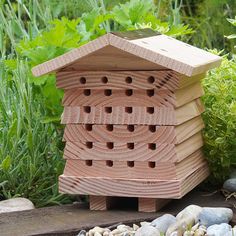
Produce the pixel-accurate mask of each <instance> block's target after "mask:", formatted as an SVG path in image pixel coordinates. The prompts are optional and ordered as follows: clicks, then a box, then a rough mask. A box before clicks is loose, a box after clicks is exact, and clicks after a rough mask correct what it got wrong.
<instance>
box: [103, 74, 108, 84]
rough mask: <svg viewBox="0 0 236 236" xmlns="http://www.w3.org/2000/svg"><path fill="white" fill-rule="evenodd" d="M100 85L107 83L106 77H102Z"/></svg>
mask: <svg viewBox="0 0 236 236" xmlns="http://www.w3.org/2000/svg"><path fill="white" fill-rule="evenodd" d="M102 83H103V84H107V83H108V78H107V77H106V76H103V77H102Z"/></svg>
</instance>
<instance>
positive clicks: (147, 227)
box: [135, 225, 160, 236]
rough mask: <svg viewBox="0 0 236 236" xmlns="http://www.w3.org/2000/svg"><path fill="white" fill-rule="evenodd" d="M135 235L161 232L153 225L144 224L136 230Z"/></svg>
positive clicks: (153, 234) (147, 235) (158, 233)
mask: <svg viewBox="0 0 236 236" xmlns="http://www.w3.org/2000/svg"><path fill="white" fill-rule="evenodd" d="M135 236H160V232H159V230H158V229H157V228H155V227H153V226H151V225H144V226H142V227H140V228H139V229H138V230H137V231H136V233H135Z"/></svg>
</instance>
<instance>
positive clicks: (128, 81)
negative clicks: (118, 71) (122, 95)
mask: <svg viewBox="0 0 236 236" xmlns="http://www.w3.org/2000/svg"><path fill="white" fill-rule="evenodd" d="M132 81H133V79H132V78H131V77H130V76H128V77H126V78H125V82H126V83H127V84H131V83H132Z"/></svg>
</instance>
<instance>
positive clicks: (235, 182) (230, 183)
mask: <svg viewBox="0 0 236 236" xmlns="http://www.w3.org/2000/svg"><path fill="white" fill-rule="evenodd" d="M223 189H225V190H227V191H229V192H236V178H232V179H227V180H226V181H225V182H224V185H223Z"/></svg>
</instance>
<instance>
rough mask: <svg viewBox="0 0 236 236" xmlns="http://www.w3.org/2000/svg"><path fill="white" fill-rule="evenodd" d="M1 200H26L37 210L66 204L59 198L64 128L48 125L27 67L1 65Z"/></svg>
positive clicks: (20, 62) (22, 64)
mask: <svg viewBox="0 0 236 236" xmlns="http://www.w3.org/2000/svg"><path fill="white" fill-rule="evenodd" d="M0 66H1V67H0V78H1V80H0V86H1V89H0V140H1V148H0V173H1V174H0V199H4V198H11V197H17V196H22V197H27V198H29V199H31V200H32V201H33V202H34V203H35V204H36V206H44V205H48V204H59V203H66V202H69V201H70V200H69V199H68V198H67V197H66V196H62V195H61V194H58V189H57V178H58V175H59V174H61V173H62V169H63V165H64V161H63V160H62V158H61V156H62V151H61V149H62V147H63V145H62V143H61V135H62V128H60V127H57V128H55V126H54V125H53V123H48V124H45V123H43V122H42V117H43V115H44V114H45V107H44V105H43V104H44V102H43V101H41V99H42V98H40V97H38V96H36V97H35V95H34V94H33V88H32V86H31V84H30V82H29V78H30V76H29V70H28V65H27V63H25V62H23V61H18V63H17V67H16V68H15V69H14V70H10V71H8V67H6V66H5V65H4V64H1V65H0Z"/></svg>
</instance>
